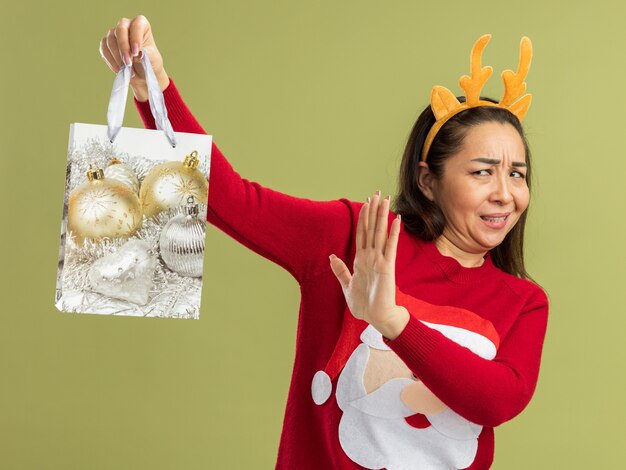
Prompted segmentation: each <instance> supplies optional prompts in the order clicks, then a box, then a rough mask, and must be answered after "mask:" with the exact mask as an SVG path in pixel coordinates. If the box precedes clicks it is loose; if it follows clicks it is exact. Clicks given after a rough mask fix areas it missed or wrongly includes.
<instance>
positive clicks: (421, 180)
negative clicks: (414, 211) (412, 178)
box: [416, 162, 435, 201]
mask: <svg viewBox="0 0 626 470" xmlns="http://www.w3.org/2000/svg"><path fill="white" fill-rule="evenodd" d="M416 178H417V186H418V187H419V188H420V189H421V190H422V192H423V193H424V195H425V196H426V197H427V198H428V199H430V200H431V201H434V200H435V192H434V184H435V178H434V177H433V174H432V173H431V172H430V168H428V163H426V162H419V172H418V174H417V176H416Z"/></svg>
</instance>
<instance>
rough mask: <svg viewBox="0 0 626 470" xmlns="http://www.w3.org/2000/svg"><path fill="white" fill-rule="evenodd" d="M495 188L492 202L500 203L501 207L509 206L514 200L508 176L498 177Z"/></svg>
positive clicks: (501, 175)
mask: <svg viewBox="0 0 626 470" xmlns="http://www.w3.org/2000/svg"><path fill="white" fill-rule="evenodd" d="M493 181H494V183H493V184H494V187H493V191H492V192H491V200H492V201H493V202H499V203H500V204H501V205H505V204H509V203H510V202H511V201H512V200H513V194H512V193H511V188H510V186H509V185H510V184H511V182H510V181H509V178H508V175H506V174H505V173H502V174H500V175H499V176H496V177H495V178H494V179H493Z"/></svg>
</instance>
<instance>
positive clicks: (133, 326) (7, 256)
mask: <svg viewBox="0 0 626 470" xmlns="http://www.w3.org/2000/svg"><path fill="white" fill-rule="evenodd" d="M44 3H45V4H44ZM174 4H175V5H176V6H174ZM451 4H452V3H451V2H445V3H441V2H417V1H395V2H371V1H368V2H364V1H349V2H348V1H343V2H342V1H320V2H295V1H286V0H284V1H272V2H251V1H248V2H245V1H241V0H237V1H235V0H229V1H219V2H218V1H210V0H209V1H207V0H203V1H197V2H180V1H179V2H170V5H169V6H167V7H166V6H155V5H158V4H157V3H156V2H154V1H145V2H133V1H108V2H83V1H78V0H75V1H73V0H72V1H68V0H65V1H63V0H61V1H58V2H54V3H53V2H41V3H35V2H29V1H19V2H18V1H13V2H11V3H10V4H3V6H2V17H3V21H2V23H3V27H2V29H0V53H1V59H2V60H1V64H2V73H1V76H0V85H1V90H2V101H1V103H2V107H1V110H2V112H1V117H0V132H2V136H1V137H2V139H1V143H2V150H1V155H2V160H1V165H0V175H1V185H0V198H1V200H2V201H4V202H3V204H4V207H5V210H4V214H5V215H4V222H3V223H2V224H1V226H2V228H1V229H0V247H2V250H3V254H2V259H3V262H2V271H1V279H0V281H1V283H0V286H1V289H2V295H1V299H2V300H0V312H1V316H0V321H1V325H0V373H1V376H0V377H1V378H0V381H1V385H0V468H3V469H4V468H6V469H63V470H65V469H93V470H99V469H151V470H158V469H185V470H187V469H206V468H220V469H221V468H228V469H230V468H232V469H256V468H273V466H274V463H275V458H276V451H277V448H278V441H279V437H280V431H281V425H282V417H283V412H284V407H285V401H286V397H287V390H288V386H289V381H290V377H291V366H292V361H293V357H294V344H295V332H296V320H297V312H298V304H299V290H298V285H297V283H296V282H295V281H294V280H293V279H292V278H291V277H290V275H289V274H288V273H287V272H285V271H283V270H282V269H281V268H280V267H278V266H276V265H273V264H272V263H270V262H269V261H267V260H265V259H263V258H261V257H259V256H257V255H256V254H254V253H252V252H250V251H247V250H246V249H245V248H243V247H242V246H241V245H239V244H238V243H236V242H235V241H233V240H231V239H230V238H228V237H227V236H226V235H224V234H223V233H221V232H219V231H218V230H217V229H215V228H214V227H212V226H208V227H207V231H208V234H207V243H208V245H207V250H206V257H205V273H206V276H205V278H204V295H203V303H202V313H201V320H200V321H190V320H187V321H185V320H165V319H141V318H122V317H104V316H97V315H70V314H62V313H60V312H58V311H57V310H56V309H55V307H54V305H53V297H54V281H55V276H56V262H57V252H58V244H59V226H60V217H61V209H62V198H63V191H64V186H63V184H64V172H65V161H66V152H67V139H68V129H69V124H70V123H72V122H89V123H101V124H104V123H105V119H106V107H107V103H108V98H109V93H110V89H111V84H112V80H113V74H112V73H111V72H110V71H109V70H108V68H107V67H106V66H105V64H104V63H103V62H102V61H101V59H100V57H99V54H98V43H99V40H100V37H101V36H102V35H103V34H104V33H105V32H106V31H107V29H108V28H110V27H112V26H114V25H115V23H116V21H117V20H118V19H119V18H120V17H122V16H128V17H133V16H135V15H137V14H140V13H141V14H144V15H146V16H147V17H148V19H149V20H150V21H151V23H152V25H153V29H154V32H155V37H156V41H157V44H158V46H159V47H160V49H161V51H162V54H163V56H164V59H165V66H166V70H167V71H168V73H169V74H170V75H171V76H172V77H173V78H174V79H175V81H176V83H177V85H178V87H179V89H180V90H181V92H182V94H183V96H184V97H185V100H186V101H187V103H188V104H189V105H190V107H191V108H192V110H193V111H194V113H195V114H196V116H197V117H198V119H199V120H200V122H201V123H202V124H203V125H204V126H205V128H206V129H207V130H208V131H209V132H210V133H212V134H213V135H214V136H215V140H216V142H217V143H218V145H219V146H220V147H221V148H222V150H223V151H224V152H225V154H226V155H227V157H228V158H229V160H230V162H231V163H232V164H233V166H234V167H235V169H236V170H237V171H238V172H239V173H240V174H241V175H242V176H244V177H246V178H248V179H251V180H254V181H257V182H259V183H261V184H263V185H265V186H268V187H271V188H273V189H276V190H279V191H282V192H286V193H289V194H293V195H297V196H302V197H308V198H312V199H320V200H323V199H336V198H339V197H348V198H350V199H353V200H363V199H364V198H365V197H366V196H367V195H369V194H371V193H372V192H374V191H375V190H376V189H382V190H383V192H385V193H392V194H393V192H394V191H395V184H396V181H395V175H396V173H397V171H398V165H399V161H400V156H401V152H402V148H403V145H404V142H405V139H406V137H407V135H408V132H409V130H410V128H411V126H412V124H413V122H414V120H415V118H416V117H417V115H418V113H419V111H420V110H421V109H422V108H423V107H424V106H426V105H427V104H428V96H429V92H430V88H431V86H432V85H434V84H441V85H445V86H447V87H449V88H451V89H452V90H453V91H454V92H455V93H459V92H460V90H459V88H458V84H457V80H458V77H459V76H460V75H461V74H463V73H466V71H467V69H468V57H469V50H470V48H471V45H472V43H473V42H474V40H475V39H476V38H477V37H478V36H479V35H481V34H483V33H485V32H490V33H492V34H493V39H492V40H491V42H490V44H489V46H488V47H487V49H486V51H485V58H484V60H485V63H487V64H490V65H493V66H494V70H495V73H494V75H493V77H492V79H491V81H490V83H489V84H488V86H487V88H486V90H485V91H486V93H487V94H490V95H493V96H495V97H498V96H501V92H502V85H501V82H500V80H499V78H498V77H499V73H500V71H501V70H502V69H503V68H508V67H513V68H514V67H516V66H517V55H518V44H519V39H520V37H521V36H522V35H528V36H529V37H531V39H532V40H533V44H534V51H535V55H534V61H533V65H532V68H531V72H530V75H529V77H528V84H529V91H531V92H532V93H533V95H534V97H533V105H532V107H531V110H530V112H529V114H528V116H527V118H526V120H525V125H526V128H527V130H528V135H529V140H530V143H531V146H532V150H533V156H534V176H535V186H534V191H533V200H532V203H531V207H530V216H529V222H528V225H527V227H528V230H527V246H526V253H527V265H528V268H529V271H530V273H531V275H533V277H534V278H535V279H536V280H537V281H538V282H539V283H541V284H542V285H543V286H544V288H545V289H546V290H547V291H548V293H549V295H550V299H551V309H550V320H549V326H548V334H547V338H546V343H545V348H544V355H543V362H542V368H541V374H540V377H539V384H538V388H537V390H536V393H535V396H534V398H533V401H532V402H531V404H530V405H529V406H528V408H527V409H526V410H525V411H524V412H523V413H522V414H521V415H520V416H518V417H517V418H515V419H514V420H512V421H510V422H508V423H505V424H503V425H502V426H500V427H499V428H497V429H496V459H495V465H494V468H496V469H506V470H510V469H528V468H536V469H552V468H569V469H588V468H601V469H604V468H617V467H618V466H620V464H619V462H623V457H622V453H623V451H620V450H618V449H620V448H622V445H623V433H624V428H623V423H624V422H625V421H626V407H625V406H624V405H623V397H624V396H625V395H626V390H625V388H626V386H625V385H626V379H625V378H624V376H625V373H624V359H625V358H626V346H625V341H624V340H623V337H624V331H625V330H626V319H625V316H626V296H625V294H624V291H625V289H624V282H625V281H626V259H625V255H624V250H623V247H622V245H623V243H624V238H625V237H624V232H625V229H626V223H625V222H624V214H625V213H626V211H625V202H626V184H624V175H625V174H626V151H625V149H624V145H623V141H624V129H625V128H626V116H624V113H623V111H622V110H623V109H625V107H626V94H624V93H623V90H624V86H625V85H626V59H625V57H626V53H624V50H625V49H626V31H625V30H624V25H623V18H624V17H625V14H626V7H624V6H622V5H620V2H618V1H614V2H607V1H595V2H576V1H574V2H572V1H569V2H565V1H559V2H546V1H539V0H529V1H527V2H524V3H522V2H520V3H511V2H502V1H501V0H498V1H487V2H478V3H477V2H458V4H457V5H456V6H453V7H451V6H450V5H451ZM439 5H445V8H444V7H443V6H439ZM450 10H453V11H454V15H450V14H449V13H448V12H449V11H450ZM125 124H126V125H127V126H130V127H140V126H141V124H140V121H139V119H138V117H137V114H136V112H135V111H134V108H133V106H132V104H131V103H130V102H129V105H128V108H127V116H126V122H125ZM242 292H245V295H242Z"/></svg>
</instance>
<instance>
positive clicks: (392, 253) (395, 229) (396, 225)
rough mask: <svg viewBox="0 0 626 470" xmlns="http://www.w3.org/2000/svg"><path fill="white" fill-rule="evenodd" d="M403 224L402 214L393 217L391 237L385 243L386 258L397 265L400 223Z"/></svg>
mask: <svg viewBox="0 0 626 470" xmlns="http://www.w3.org/2000/svg"><path fill="white" fill-rule="evenodd" d="M401 224H402V219H401V218H400V214H398V215H397V216H396V218H395V219H393V222H392V223H391V230H390V231H389V238H388V239H387V242H386V244H385V259H386V260H387V261H389V262H390V263H392V264H393V265H394V266H395V263H396V252H397V249H398V239H399V238H400V225H401Z"/></svg>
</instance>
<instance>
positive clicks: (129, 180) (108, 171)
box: [104, 158, 139, 195]
mask: <svg viewBox="0 0 626 470" xmlns="http://www.w3.org/2000/svg"><path fill="white" fill-rule="evenodd" d="M104 176H105V177H106V178H111V179H114V180H117V181H120V182H121V183H124V184H125V185H126V186H128V187H129V188H130V189H132V190H133V192H134V193H135V194H137V195H138V194H139V178H137V174H136V173H135V172H134V171H133V169H132V168H131V167H129V166H128V165H127V164H126V163H122V162H121V161H120V160H118V159H117V158H112V159H111V161H110V162H109V164H108V166H107V167H106V168H105V169H104Z"/></svg>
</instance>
